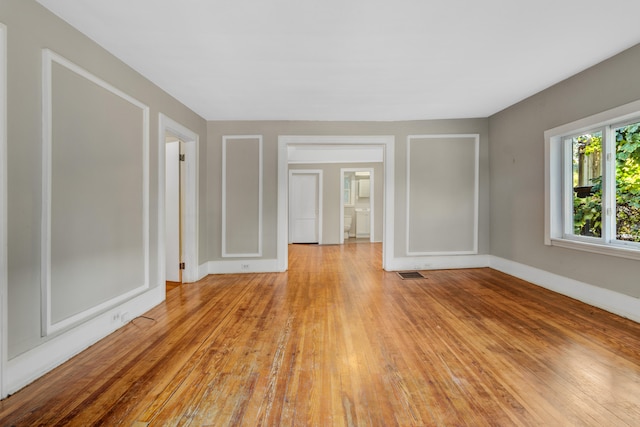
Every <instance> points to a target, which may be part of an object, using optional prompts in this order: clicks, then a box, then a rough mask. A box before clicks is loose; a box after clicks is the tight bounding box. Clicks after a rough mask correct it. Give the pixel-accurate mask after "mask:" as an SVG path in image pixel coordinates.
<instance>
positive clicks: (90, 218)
mask: <svg viewBox="0 0 640 427" xmlns="http://www.w3.org/2000/svg"><path fill="white" fill-rule="evenodd" d="M45 59H52V60H51V62H50V68H49V69H48V71H49V72H50V74H49V75H48V77H49V79H48V83H49V84H50V91H49V93H48V95H49V97H50V98H49V102H50V104H49V107H50V110H49V112H50V117H49V119H50V122H49V124H50V129H49V130H50V138H46V137H45V144H48V146H47V147H46V150H45V153H48V158H47V156H45V163H46V162H48V169H49V173H48V176H47V175H45V177H44V181H45V189H46V190H48V197H46V199H47V200H45V208H48V209H45V210H48V218H47V220H48V222H49V224H48V227H47V228H48V236H47V237H48V238H49V242H48V245H45V247H46V248H47V249H48V254H47V253H45V257H47V255H48V259H45V262H48V273H49V277H48V279H49V280H48V283H46V284H45V292H44V294H45V295H44V297H45V303H46V304H47V305H48V306H47V307H45V312H47V313H46V324H45V328H44V329H45V331H46V333H50V332H52V331H55V330H56V329H58V328H61V327H64V326H65V325H67V324H69V323H72V322H75V321H79V320H81V319H82V318H84V317H86V316H88V315H90V314H91V313H92V312H96V311H98V310H99V309H101V308H103V307H107V306H109V305H110V304H114V303H115V302H116V301H117V300H118V299H119V298H120V299H121V298H123V297H125V296H126V295H128V294H130V293H131V292H134V291H136V290H138V289H142V288H146V287H147V286H148V283H147V274H146V266H147V255H148V247H147V234H148V232H147V228H148V226H147V217H148V214H147V209H148V204H147V188H146V179H145V174H146V171H147V167H146V156H145V152H146V149H147V141H146V139H147V130H146V127H147V126H148V123H147V117H148V113H147V110H146V108H144V107H142V106H141V105H139V104H138V103H135V102H132V100H130V99H128V98H126V97H123V96H122V94H120V93H117V92H115V91H114V90H113V89H111V88H110V87H109V86H107V85H106V84H104V82H101V81H99V80H98V79H92V78H91V77H92V76H88V75H86V74H85V72H84V71H83V70H81V69H76V68H75V67H74V66H73V64H70V63H68V62H66V61H65V60H64V59H62V58H59V57H57V56H51V54H48V55H47V54H45ZM88 77H89V78H88ZM47 180H48V182H47ZM47 187H48V188H47ZM45 223H46V221H45ZM46 267H47V266H45V270H47V268H46Z"/></svg>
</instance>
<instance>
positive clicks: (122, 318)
mask: <svg viewBox="0 0 640 427" xmlns="http://www.w3.org/2000/svg"><path fill="white" fill-rule="evenodd" d="M120 321H121V322H122V323H127V322H128V321H129V312H127V311H123V312H122V313H120Z"/></svg>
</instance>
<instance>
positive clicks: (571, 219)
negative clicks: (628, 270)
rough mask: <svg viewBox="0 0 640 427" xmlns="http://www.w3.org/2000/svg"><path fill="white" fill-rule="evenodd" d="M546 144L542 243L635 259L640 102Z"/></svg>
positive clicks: (552, 134)
mask: <svg viewBox="0 0 640 427" xmlns="http://www.w3.org/2000/svg"><path fill="white" fill-rule="evenodd" d="M545 139H546V167H547V170H546V224H545V225H546V227H545V228H546V236H545V243H546V244H548V245H556V246H563V247H568V248H572V249H581V250H586V251H590V252H597V253H604V254H608V255H615V256H622V257H626V258H633V259H640V103H633V104H629V105H626V106H623V107H620V108H618V109H615V110H611V111H608V112H605V113H602V114H599V115H596V116H593V117H590V118H587V119H583V120H580V121H578V122H574V123H571V124H567V125H564V126H560V127H558V128H555V129H552V130H550V131H547V132H545Z"/></svg>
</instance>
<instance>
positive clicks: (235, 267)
mask: <svg viewBox="0 0 640 427" xmlns="http://www.w3.org/2000/svg"><path fill="white" fill-rule="evenodd" d="M279 272H281V271H280V267H279V263H278V260H277V259H246V260H240V259H238V260H235V259H234V260H224V261H209V262H207V263H205V264H203V265H202V266H200V274H204V276H203V277H205V276H206V275H208V274H238V273H279Z"/></svg>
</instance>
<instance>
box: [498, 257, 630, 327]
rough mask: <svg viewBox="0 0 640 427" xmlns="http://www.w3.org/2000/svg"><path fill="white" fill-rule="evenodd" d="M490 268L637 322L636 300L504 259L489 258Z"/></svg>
mask: <svg viewBox="0 0 640 427" xmlns="http://www.w3.org/2000/svg"><path fill="white" fill-rule="evenodd" d="M490 267H491V268H493V269H494V270H498V271H501V272H503V273H506V274H509V275H511V276H515V277H517V278H519V279H522V280H526V281H527V282H530V283H533V284H534V285H538V286H541V287H543V288H546V289H549V290H550V291H553V292H557V293H559V294H562V295H566V296H568V297H571V298H574V299H577V300H578V301H582V302H584V303H585V304H589V305H592V306H594V307H598V308H601V309H603V310H606V311H608V312H610V313H613V314H617V315H618V316H622V317H626V318H627V319H631V320H633V321H635V322H639V323H640V299H639V298H633V297H631V296H628V295H624V294H621V293H619V292H614V291H612V290H609V289H605V288H599V287H597V286H593V285H590V284H588V283H584V282H580V281H578V280H574V279H569V278H567V277H564V276H560V275H558V274H554V273H550V272H548V271H545V270H540V269H538V268H535V267H531V266H528V265H525V264H520V263H518V262H515V261H511V260H508V259H505V258H500V257H497V256H491V259H490Z"/></svg>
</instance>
